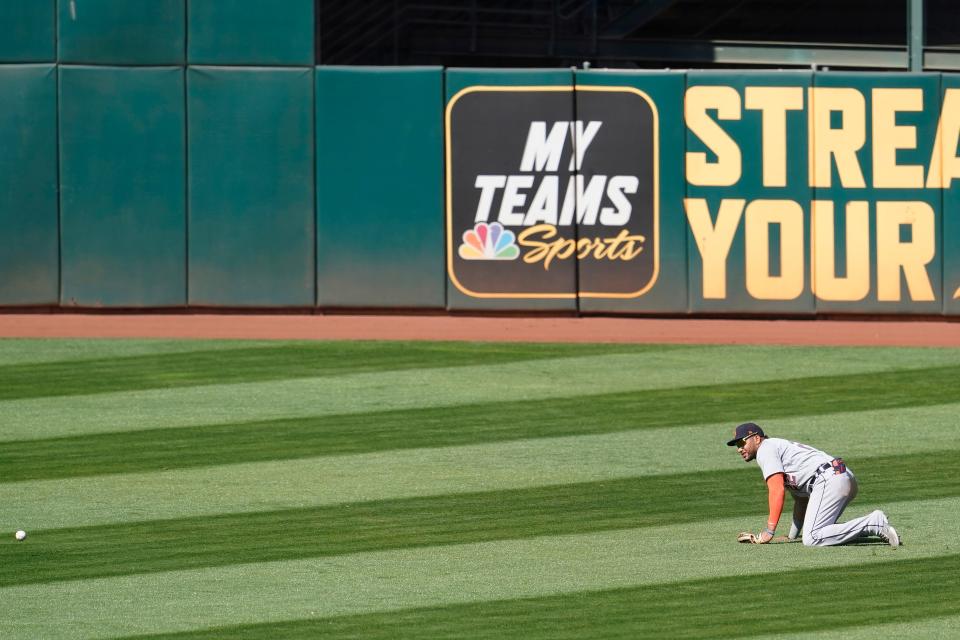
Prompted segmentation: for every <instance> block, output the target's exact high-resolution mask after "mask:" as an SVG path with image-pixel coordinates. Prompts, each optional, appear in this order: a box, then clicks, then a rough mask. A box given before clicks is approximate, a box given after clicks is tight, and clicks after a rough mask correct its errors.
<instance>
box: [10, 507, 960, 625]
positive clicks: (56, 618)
mask: <svg viewBox="0 0 960 640" xmlns="http://www.w3.org/2000/svg"><path fill="white" fill-rule="evenodd" d="M883 507H884V508H885V509H887V510H888V511H889V512H890V513H891V514H895V517H896V518H897V519H898V521H899V522H900V523H902V527H903V529H904V535H905V536H909V537H908V538H907V540H908V543H907V545H906V546H904V547H902V548H900V549H896V550H894V549H890V548H889V547H887V546H885V545H882V544H879V543H871V544H868V545H855V546H848V547H841V548H832V549H808V548H805V547H803V546H802V545H800V544H796V543H793V544H775V545H767V546H763V547H759V546H756V545H740V544H737V543H736V542H735V539H734V536H735V532H736V531H738V530H742V529H747V528H751V527H752V526H756V521H757V515H751V516H749V517H744V516H740V517H736V518H726V519H724V520H707V521H699V522H692V523H681V524H671V525H670V526H663V527H653V528H640V529H629V530H618V531H604V532H597V533H590V534H582V535H565V536H548V537H538V538H526V539H521V540H502V541H495V542H485V543H477V544H460V545H448V546H439V547H421V548H413V549H399V550H391V551H383V552H374V553H361V554H354V555H346V556H335V557H330V558H309V559H304V560H294V561H280V562H267V563H252V564H241V565H231V566H224V567H212V568H205V569H195V570H187V571H172V572H166V573H151V574H146V575H130V576H119V577H112V578H97V579H89V580H74V581H64V582H53V583H43V584H24V585H19V586H15V587H7V588H3V589H0V602H3V603H4V613H5V615H4V616H2V617H0V637H3V638H4V640H8V639H14V638H30V639H33V638H45V639H49V640H54V639H56V638H61V637H70V638H78V637H86V638H105V637H114V636H118V635H133V634H137V633H159V632H172V631H187V630H191V629H198V628H203V627H214V626H223V625H239V624H255V623H264V622H276V621H282V620H297V619H304V618H320V617H331V616H339V615H351V614H365V613H374V612H384V611H398V610H401V609H412V608H421V607H430V606H438V605H447V604H462V603H467V602H484V601H495V600H504V599H513V598H530V597H542V596H553V595H557V594H561V593H573V592H579V591H587V590H601V589H615V588H622V587H636V586H641V585H663V584H668V583H674V582H680V581H686V580H699V579H707V578H721V577H728V576H737V575H751V576H753V577H752V580H753V583H752V584H754V585H759V584H762V583H765V582H767V581H770V582H777V581H778V580H779V578H778V575H779V574H780V573H782V572H784V571H791V570H796V569H811V568H819V569H821V570H822V571H824V573H825V576H826V577H825V579H832V578H831V576H832V575H836V574H838V573H841V574H842V571H843V567H844V566H848V565H856V564H864V563H867V562H875V563H878V564H880V563H884V562H890V561H893V560H901V559H903V560H912V559H919V558H931V557H937V556H944V555H951V554H953V553H955V540H954V538H955V533H954V532H955V531H956V529H957V527H960V498H950V499H943V500H934V501H917V502H899V503H895V504H890V505H883ZM871 508H875V506H874V505H867V504H863V503H861V504H860V505H859V506H858V509H859V510H860V511H864V512H865V511H868V510H869V509H871ZM277 535H278V536H280V535H282V532H280V531H278V532H277ZM29 541H30V538H28V539H27V542H25V543H22V544H21V546H26V545H27V544H28V543H29ZM0 544H2V542H0ZM9 544H14V543H13V542H12V538H10V543H9ZM728 595H729V594H728ZM874 595H875V596H876V597H881V596H877V594H874Z"/></svg>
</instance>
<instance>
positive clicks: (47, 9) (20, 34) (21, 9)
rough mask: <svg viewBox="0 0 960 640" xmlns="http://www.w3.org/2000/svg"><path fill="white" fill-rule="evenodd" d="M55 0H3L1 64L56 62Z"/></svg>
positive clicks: (1, 9) (0, 2) (0, 42)
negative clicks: (54, 38)
mask: <svg viewBox="0 0 960 640" xmlns="http://www.w3.org/2000/svg"><path fill="white" fill-rule="evenodd" d="M55 2H56V0H0V63H2V62H53V60H54V56H55V47H54V44H53V31H54V15H53V9H54V3H55Z"/></svg>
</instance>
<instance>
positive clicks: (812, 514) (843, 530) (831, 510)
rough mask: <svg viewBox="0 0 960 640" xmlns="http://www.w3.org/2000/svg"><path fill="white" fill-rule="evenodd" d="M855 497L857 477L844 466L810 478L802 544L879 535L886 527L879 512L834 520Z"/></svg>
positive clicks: (881, 512) (834, 543)
mask: <svg viewBox="0 0 960 640" xmlns="http://www.w3.org/2000/svg"><path fill="white" fill-rule="evenodd" d="M856 497H857V478H856V477H855V476H854V475H853V472H852V471H850V470H849V469H847V470H846V471H845V472H844V473H840V474H836V473H834V472H833V470H832V469H827V470H826V471H824V472H823V473H821V474H820V475H819V476H817V478H816V479H815V480H814V483H813V488H812V489H811V491H810V501H809V502H808V503H807V513H806V515H805V516H804V519H803V544H804V545H805V546H807V547H828V546H832V545H837V544H843V543H845V542H849V541H851V540H853V539H854V538H859V537H861V536H866V535H879V534H880V533H881V532H882V531H883V529H884V528H885V527H886V526H887V516H886V514H884V513H883V511H874V512H873V513H869V514H867V515H865V516H862V517H860V518H855V519H853V520H849V521H847V522H843V523H838V522H837V520H839V519H840V516H841V514H843V510H844V509H846V507H847V505H848V504H850V503H851V502H852V501H853V499H854V498H856Z"/></svg>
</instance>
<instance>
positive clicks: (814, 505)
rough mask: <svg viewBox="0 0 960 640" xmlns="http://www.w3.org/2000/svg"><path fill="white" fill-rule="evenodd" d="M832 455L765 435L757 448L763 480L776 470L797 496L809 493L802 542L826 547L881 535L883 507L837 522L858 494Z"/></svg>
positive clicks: (853, 481) (884, 524)
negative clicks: (881, 509) (865, 536)
mask: <svg viewBox="0 0 960 640" xmlns="http://www.w3.org/2000/svg"><path fill="white" fill-rule="evenodd" d="M833 460H835V458H834V457H833V456H831V455H829V454H826V453H824V452H823V451H820V450H819V449H814V448H813V447H811V446H808V445H805V444H800V443H798V442H791V441H790V440H784V439H783V438H766V439H764V440H763V442H762V443H761V444H760V447H759V448H758V449H757V464H759V465H760V470H761V471H762V472H763V479H764V480H766V479H767V478H769V477H770V476H772V475H774V474H776V473H782V474H783V476H784V486H785V487H786V488H787V489H788V490H789V491H790V493H791V494H792V495H793V496H794V498H797V497H801V498H802V497H807V496H809V502H808V503H807V511H806V514H805V516H804V524H803V544H804V545H806V546H808V547H826V546H831V545H837V544H843V543H845V542H849V541H850V540H853V539H854V538H858V537H860V536H864V535H881V534H882V533H883V532H884V529H885V528H886V527H887V525H888V524H889V522H888V521H887V516H886V514H884V513H883V511H879V510H878V511H874V512H872V513H870V514H868V515H865V516H863V517H860V518H855V519H853V520H850V521H848V522H844V523H837V520H838V519H839V518H840V515H841V514H843V510H844V509H845V508H846V506H847V505H848V504H850V502H852V501H853V499H854V498H856V497H857V478H856V477H855V476H854V475H853V472H852V471H850V470H849V469H847V468H846V467H845V466H843V465H842V464H839V465H838V466H834V465H833Z"/></svg>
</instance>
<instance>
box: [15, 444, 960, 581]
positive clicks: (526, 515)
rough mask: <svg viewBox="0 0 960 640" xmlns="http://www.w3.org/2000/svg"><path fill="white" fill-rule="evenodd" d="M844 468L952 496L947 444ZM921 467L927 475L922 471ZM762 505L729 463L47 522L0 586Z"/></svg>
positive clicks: (707, 515) (657, 520)
mask: <svg viewBox="0 0 960 640" xmlns="http://www.w3.org/2000/svg"><path fill="white" fill-rule="evenodd" d="M851 466H852V468H855V472H856V473H857V475H858V477H859V478H860V481H861V500H860V501H861V502H864V501H870V502H874V503H877V502H879V503H885V502H894V501H903V500H929V499H936V498H944V497H952V496H960V451H957V450H949V451H941V452H936V453H923V454H915V455H896V456H884V457H876V458H864V459H860V460H857V461H856V463H855V465H854V464H851ZM931 469H935V470H936V474H931V473H929V472H928V471H929V470H931ZM921 470H926V471H921ZM730 496H736V500H730V499H729V497H730ZM855 504H856V503H855ZM764 506H765V492H764V491H763V484H762V482H761V481H760V479H759V477H758V474H757V473H756V469H749V470H747V469H739V470H728V471H715V472H710V473H701V472H697V473H688V474H675V475H665V476H650V477H643V478H626V479H622V480H615V481H606V482H592V483H579V484H569V485H557V486H545V487H536V488H530V489H523V490H513V491H492V492H483V493H473V494H459V495H450V496H433V497H427V498H414V499H405V500H385V501H373V502H363V503H352V504H343V505H337V506H331V507H320V508H311V509H293V510H291V509H286V510H279V511H271V512H255V513H243V514H230V515H223V516H214V517H205V518H183V519H176V520H167V521H147V522H138V523H130V524H115V525H112V526H109V527H99V526H97V527H81V528H72V529H54V530H48V531H39V532H34V533H33V534H32V536H31V544H30V545H29V546H24V545H16V544H5V545H4V544H0V586H12V585H16V584H22V583H25V582H49V581H57V580H73V579H87V578H93V577H103V576H114V575H125V574H132V573H148V572H156V571H170V570H178V569H190V568H197V567H209V566H222V565H230V564H236V563H248V562H267V561H276V560H289V559H296V558H304V557H321V556H335V555H344V554H351V553H361V552H369V551H380V550H384V549H398V548H407V547H425V546H437V545H444V544H462V543H471V542H487V541H493V540H503V539H516V538H527V537H535V536H556V535H566V534H581V533H588V532H594V531H603V530H614V529H628V528H637V527H654V526H659V525H662V524H664V523H668V522H669V523H682V522H696V521H699V520H708V519H720V518H724V517H729V516H735V515H744V516H747V515H750V514H758V515H757V520H758V522H759V518H761V517H762V513H763V512H764ZM786 511H787V512H788V513H789V508H788V509H787V510H786ZM850 511H851V512H854V511H857V509H856V507H851V508H850ZM784 522H785V523H786V522H788V520H787V518H786V517H785V518H784Z"/></svg>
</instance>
